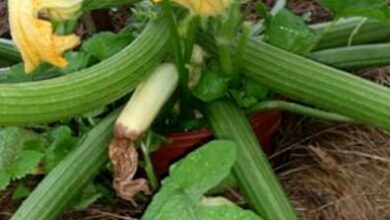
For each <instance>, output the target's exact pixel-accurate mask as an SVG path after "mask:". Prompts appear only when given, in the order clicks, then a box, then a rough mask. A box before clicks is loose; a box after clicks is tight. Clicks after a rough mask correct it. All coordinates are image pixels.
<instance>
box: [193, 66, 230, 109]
mask: <svg viewBox="0 0 390 220" xmlns="http://www.w3.org/2000/svg"><path fill="white" fill-rule="evenodd" d="M226 91H227V85H226V80H225V79H224V78H223V77H222V76H220V75H218V74H216V73H214V72H210V71H206V72H205V73H204V74H203V77H202V79H201V80H200V82H199V83H198V85H197V86H196V87H195V88H194V92H193V93H194V95H195V96H196V97H197V98H198V99H200V100H202V101H204V102H211V101H213V100H216V99H219V98H222V97H224V96H225V93H226Z"/></svg>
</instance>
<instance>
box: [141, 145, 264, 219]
mask: <svg viewBox="0 0 390 220" xmlns="http://www.w3.org/2000/svg"><path fill="white" fill-rule="evenodd" d="M221 155H223V157H221ZM235 161H236V145H235V143H234V142H231V141H213V142H210V143H208V144H207V145H205V146H203V147H201V148H200V149H198V150H196V151H195V152H193V153H191V154H190V155H189V156H187V157H186V158H185V159H183V160H181V161H179V162H178V163H177V164H175V165H173V166H172V167H171V170H170V176H169V177H168V178H167V179H165V180H164V181H163V183H162V188H161V190H160V191H159V192H158V193H157V195H156V196H155V197H154V198H153V201H152V203H151V204H150V206H149V207H148V209H147V210H146V213H145V214H144V216H143V217H142V219H145V220H146V219H160V220H165V219H166V220H174V219H202V220H206V219H213V220H214V219H230V220H234V219H237V220H238V219H254V220H255V219H256V220H258V219H260V218H259V217H257V216H256V215H255V214H253V213H252V212H250V211H244V210H242V209H240V208H238V207H237V206H235V205H233V204H231V203H230V202H226V200H222V201H224V202H221V200H219V201H218V202H210V201H211V200H209V199H204V198H203V194H204V193H206V192H207V191H208V190H210V189H211V188H213V187H215V186H216V185H217V184H218V183H220V182H221V181H222V180H223V179H224V178H226V177H227V176H228V175H229V173H230V171H231V168H232V166H233V165H234V163H235ZM202 198H203V199H202ZM222 213H224V214H222ZM223 217H225V218H223ZM226 217H228V218H226Z"/></svg>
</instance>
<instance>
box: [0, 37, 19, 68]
mask: <svg viewBox="0 0 390 220" xmlns="http://www.w3.org/2000/svg"><path fill="white" fill-rule="evenodd" d="M0 59H1V62H5V61H6V63H8V64H15V63H17V62H19V61H20V60H21V56H20V54H19V52H18V50H17V49H16V48H15V46H14V44H13V43H12V41H10V40H7V39H0Z"/></svg>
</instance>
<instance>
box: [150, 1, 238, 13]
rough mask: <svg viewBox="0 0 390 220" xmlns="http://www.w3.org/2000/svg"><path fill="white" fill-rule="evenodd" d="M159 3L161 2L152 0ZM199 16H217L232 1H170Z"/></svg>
mask: <svg viewBox="0 0 390 220" xmlns="http://www.w3.org/2000/svg"><path fill="white" fill-rule="evenodd" d="M153 1H154V2H161V1H162V0H153ZM171 1H172V2H175V3H177V4H180V5H182V6H184V7H186V8H188V9H189V10H190V11H191V12H192V13H195V14H198V15H200V16H217V15H220V14H222V12H223V11H224V10H225V9H226V8H227V7H229V5H230V4H231V3H232V1H233V0H171Z"/></svg>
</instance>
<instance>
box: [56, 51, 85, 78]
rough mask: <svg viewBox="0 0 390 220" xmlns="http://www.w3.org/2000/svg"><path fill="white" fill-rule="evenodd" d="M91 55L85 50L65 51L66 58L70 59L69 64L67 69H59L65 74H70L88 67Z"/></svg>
mask: <svg viewBox="0 0 390 220" xmlns="http://www.w3.org/2000/svg"><path fill="white" fill-rule="evenodd" d="M90 57H91V56H90V55H89V54H88V53H86V52H83V51H80V52H74V51H68V52H67V53H65V59H66V60H68V65H67V66H66V68H65V69H59V71H61V73H64V74H69V73H74V72H76V71H79V70H82V69H85V68H87V67H88V64H89V61H90Z"/></svg>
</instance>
